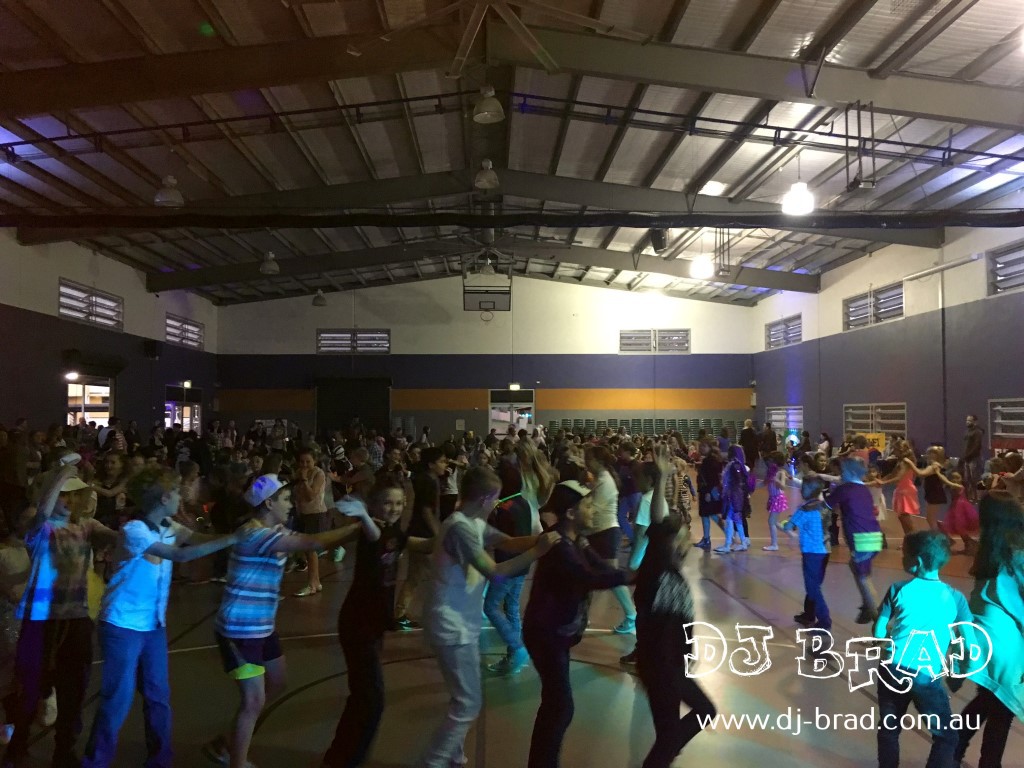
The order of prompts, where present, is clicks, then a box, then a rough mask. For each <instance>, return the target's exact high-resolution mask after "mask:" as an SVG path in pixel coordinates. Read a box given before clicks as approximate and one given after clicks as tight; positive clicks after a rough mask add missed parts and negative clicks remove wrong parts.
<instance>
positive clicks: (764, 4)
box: [601, 0, 781, 250]
mask: <svg viewBox="0 0 1024 768" xmlns="http://www.w3.org/2000/svg"><path fill="white" fill-rule="evenodd" d="M780 3H781V0H760V3H759V5H758V7H757V8H756V9H755V11H754V12H753V14H752V15H751V16H750V17H749V18H748V20H747V23H746V24H745V25H744V27H743V29H742V30H740V32H739V34H737V36H736V38H735V39H734V40H733V41H732V44H731V45H730V46H729V50H732V51H745V50H747V48H749V47H750V46H751V45H752V44H753V42H754V40H756V39H757V36H758V34H760V32H761V30H762V29H764V26H765V24H767V23H768V22H769V21H770V20H771V17H772V14H774V13H775V9H776V8H778V7H779V4H780ZM714 96H715V94H714V92H713V91H702V92H701V93H700V94H699V95H698V96H697V99H696V101H695V102H694V104H693V106H692V107H691V108H690V110H689V112H690V114H693V115H699V114H701V113H702V112H703V111H704V110H705V109H706V108H707V106H708V104H710V103H711V100H712V99H713V98H714ZM687 136H688V134H687V133H686V132H685V131H680V132H679V133H676V134H675V135H673V137H672V138H671V139H669V142H668V144H667V145H666V146H665V148H664V149H663V150H662V151H661V154H660V155H659V156H658V159H657V160H655V161H654V165H652V166H651V168H650V169H649V170H648V171H647V175H646V176H645V177H644V180H643V182H642V186H644V187H653V186H654V185H655V184H656V183H657V181H658V179H659V178H660V177H661V174H662V173H664V172H665V169H666V168H667V167H668V164H669V163H670V162H671V161H672V158H673V157H675V154H676V151H677V150H678V149H679V147H680V146H681V145H682V143H683V142H684V141H685V140H686V137H687ZM617 235H618V232H617V230H614V229H613V230H612V231H611V232H609V233H608V235H607V236H606V237H605V239H604V241H603V242H602V243H601V245H602V247H604V248H607V247H608V246H609V245H611V243H612V242H613V241H614V240H615V238H616V236H617ZM636 245H639V246H640V248H639V249H637V250H643V248H644V245H646V239H645V238H641V239H640V240H639V241H637V244H636ZM634 248H635V246H634Z"/></svg>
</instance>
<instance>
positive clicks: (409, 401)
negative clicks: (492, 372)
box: [391, 389, 490, 411]
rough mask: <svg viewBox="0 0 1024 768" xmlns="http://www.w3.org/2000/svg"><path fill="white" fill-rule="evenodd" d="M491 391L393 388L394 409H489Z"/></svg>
mask: <svg viewBox="0 0 1024 768" xmlns="http://www.w3.org/2000/svg"><path fill="white" fill-rule="evenodd" d="M489 405H490V391H489V390H486V389H392V390H391V410H392V411H466V410H471V409H473V408H480V409H481V410H487V408H488V407H489Z"/></svg>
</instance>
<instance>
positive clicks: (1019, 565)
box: [954, 492, 1024, 768]
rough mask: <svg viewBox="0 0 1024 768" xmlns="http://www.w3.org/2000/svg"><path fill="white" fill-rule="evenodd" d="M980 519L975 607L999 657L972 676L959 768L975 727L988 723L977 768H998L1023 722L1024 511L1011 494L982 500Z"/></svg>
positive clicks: (972, 600)
mask: <svg viewBox="0 0 1024 768" xmlns="http://www.w3.org/2000/svg"><path fill="white" fill-rule="evenodd" d="M979 514H980V520H981V541H980V542H979V544H978V555H977V557H976V558H975V559H974V566H973V568H972V569H971V573H972V574H973V576H974V590H973V591H972V592H971V598H970V607H971V613H973V614H974V624H976V625H977V626H979V627H981V628H982V629H983V630H985V632H986V633H987V634H988V637H989V638H991V641H992V645H993V646H994V647H995V648H996V649H997V652H996V653H993V654H992V656H991V658H990V659H989V660H988V662H987V664H986V665H985V666H984V668H983V669H980V670H977V671H975V670H970V671H971V672H972V674H971V675H970V679H971V681H972V682H974V683H975V684H976V685H977V686H978V693H977V695H976V696H975V697H974V699H972V700H971V702H970V703H969V704H968V705H967V706H966V707H965V708H964V711H963V715H962V717H963V718H964V719H963V722H964V724H965V727H964V728H963V729H962V730H961V731H960V742H959V744H958V745H957V749H956V753H955V760H954V763H955V764H957V765H959V764H960V761H961V760H963V758H964V755H965V754H966V752H967V748H968V747H969V746H970V743H971V739H972V738H973V736H974V734H975V733H977V730H978V729H974V728H972V727H971V726H972V725H974V724H976V723H978V724H980V723H984V733H983V734H982V740H981V758H980V760H979V762H978V768H999V766H1001V765H1002V758H1003V752H1004V750H1005V749H1006V739H1007V737H1008V736H1009V733H1010V727H1011V726H1012V725H1013V718H1014V717H1015V716H1016V717H1018V718H1021V719H1024V686H1022V685H1021V680H1022V679H1024V507H1022V506H1021V504H1020V502H1019V501H1017V500H1015V499H1013V498H1012V497H1011V496H1009V495H1008V494H1005V493H1000V492H992V493H989V494H988V495H987V496H986V497H985V498H984V499H982V501H981V505H980V510H979ZM983 656H984V654H983Z"/></svg>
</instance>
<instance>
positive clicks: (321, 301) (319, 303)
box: [313, 288, 327, 307]
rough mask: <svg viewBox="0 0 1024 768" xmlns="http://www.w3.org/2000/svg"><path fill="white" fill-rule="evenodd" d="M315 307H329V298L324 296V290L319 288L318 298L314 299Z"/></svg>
mask: <svg viewBox="0 0 1024 768" xmlns="http://www.w3.org/2000/svg"><path fill="white" fill-rule="evenodd" d="M313 306H314V307H326V306H327V297H326V296H324V291H323V288H317V290H316V296H314V297H313Z"/></svg>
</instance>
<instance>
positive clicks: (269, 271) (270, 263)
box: [260, 251, 281, 275]
mask: <svg viewBox="0 0 1024 768" xmlns="http://www.w3.org/2000/svg"><path fill="white" fill-rule="evenodd" d="M260 274H261V275H279V274H281V265H280V264H278V263H277V257H276V256H274V252H273V251H267V255H266V256H264V257H263V263H262V264H260Z"/></svg>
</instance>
